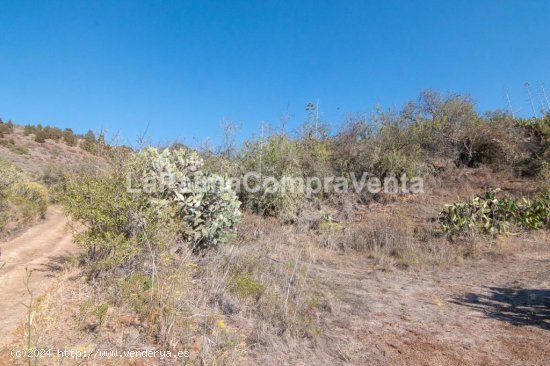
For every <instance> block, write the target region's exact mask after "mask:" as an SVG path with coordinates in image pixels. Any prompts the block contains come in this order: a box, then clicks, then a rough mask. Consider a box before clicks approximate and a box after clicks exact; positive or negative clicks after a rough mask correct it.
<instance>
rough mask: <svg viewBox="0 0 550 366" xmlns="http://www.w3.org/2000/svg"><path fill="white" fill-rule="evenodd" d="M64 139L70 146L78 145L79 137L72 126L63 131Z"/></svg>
mask: <svg viewBox="0 0 550 366" xmlns="http://www.w3.org/2000/svg"><path fill="white" fill-rule="evenodd" d="M63 141H65V143H66V144H67V145H69V146H76V143H77V138H76V136H75V134H74V133H73V130H71V129H70V128H66V129H65V130H64V131H63Z"/></svg>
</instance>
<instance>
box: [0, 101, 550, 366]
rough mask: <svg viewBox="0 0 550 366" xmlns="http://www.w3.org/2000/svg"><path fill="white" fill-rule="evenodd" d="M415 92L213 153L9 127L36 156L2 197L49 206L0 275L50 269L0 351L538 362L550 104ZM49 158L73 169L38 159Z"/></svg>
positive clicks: (543, 311) (544, 297) (544, 309)
mask: <svg viewBox="0 0 550 366" xmlns="http://www.w3.org/2000/svg"><path fill="white" fill-rule="evenodd" d="M422 98H424V99H422ZM434 98H435V99H434ZM421 100H424V102H421V103H419V104H416V105H412V104H411V103H409V104H408V105H407V106H408V108H404V109H403V111H402V112H399V113H393V112H392V111H388V112H384V111H379V112H378V113H379V114H378V115H376V116H375V117H372V118H371V119H366V118H357V119H354V120H350V121H348V123H347V124H345V125H344V126H343V127H341V128H340V129H339V130H338V131H336V132H335V133H332V134H330V133H328V132H327V131H328V128H326V126H323V125H320V124H318V123H317V122H318V121H316V120H313V119H312V120H310V121H309V122H308V123H306V125H305V126H304V127H303V129H302V130H301V131H300V132H298V133H286V132H285V131H281V130H274V129H273V130H269V131H266V134H265V135H263V136H261V137H260V138H251V139H249V140H246V141H245V142H244V143H243V144H242V146H240V147H238V148H236V147H234V148H231V145H230V144H226V146H225V147H226V148H225V149H224V148H220V149H218V150H216V151H212V150H207V149H205V150H201V151H197V150H194V149H191V148H188V147H186V146H183V145H181V144H174V145H172V146H169V147H167V148H156V147H152V146H146V147H143V148H141V149H136V150H131V149H117V148H113V147H109V146H108V145H101V143H100V141H97V140H96V139H95V137H94V139H93V140H92V138H91V135H88V136H87V137H86V136H80V137H79V139H80V141H79V142H78V144H75V145H78V147H77V146H72V147H71V146H66V144H65V142H63V141H65V140H64V138H63V137H59V133H60V132H62V131H52V130H47V129H46V128H44V129H42V130H41V131H43V136H42V137H47V136H52V137H53V140H55V139H57V140H58V142H54V141H49V140H52V139H48V138H45V139H43V140H44V142H39V141H35V140H36V138H37V136H36V135H35V136H32V135H33V134H32V133H30V134H29V133H28V132H30V128H28V127H27V128H26V130H27V131H26V132H27V135H25V128H23V129H21V128H18V127H13V129H12V131H11V133H9V134H5V135H7V136H8V139H9V138H11V139H12V140H13V144H11V145H10V146H7V147H6V146H4V148H6V149H8V150H9V152H10V154H11V155H10V161H11V162H13V163H14V164H18V167H20V168H21V169H23V170H24V171H26V172H29V174H28V176H27V174H23V173H21V172H20V171H19V170H18V169H16V168H15V167H14V166H12V164H10V163H9V162H7V163H3V164H2V165H0V169H1V170H2V172H3V173H2V174H0V178H1V179H0V184H2V185H1V186H0V193H2V195H1V196H0V197H2V198H3V200H4V202H6V203H5V207H8V209H10V207H11V208H12V209H14V210H16V211H18V212H19V213H20V216H21V217H23V218H24V217H25V215H27V216H29V213H30V214H32V216H31V217H33V218H35V219H37V220H40V219H41V218H42V219H43V218H44V217H46V216H47V215H48V212H49V213H50V214H52V213H53V215H54V216H55V217H57V219H55V220H53V221H49V222H51V224H48V225H45V226H35V227H34V228H32V229H30V230H29V231H28V232H27V233H25V234H23V236H21V237H19V238H18V239H12V240H10V241H9V242H8V243H6V244H5V245H6V259H7V260H8V261H11V262H10V263H8V264H6V270H9V271H10V272H9V273H11V275H15V273H19V278H22V277H21V276H22V273H23V272H22V271H23V270H24V268H23V265H22V264H29V265H30V266H32V267H33V268H35V269H36V270H37V271H40V272H41V273H40V276H36V277H35V278H38V281H46V282H47V283H49V284H51V286H42V287H41V286H38V287H37V290H36V294H33V298H34V296H39V295H40V297H39V300H38V301H37V302H36V304H34V303H33V305H30V307H29V308H28V309H27V315H28V314H31V315H32V317H29V318H26V319H19V321H17V319H13V318H14V317H17V315H16V314H23V313H24V312H23V311H13V312H10V314H12V315H10V317H12V318H10V319H8V321H5V324H6V326H9V329H8V330H9V332H8V333H9V337H8V340H7V341H6V343H5V344H6V348H4V350H3V351H2V350H0V362H1V360H10V361H13V362H12V363H13V364H20V363H21V362H20V361H21V360H20V359H15V360H14V359H13V358H10V355H9V354H8V352H7V351H6V350H8V349H10V347H13V348H18V349H23V348H24V347H31V348H33V347H36V348H40V349H42V348H43V349H47V348H52V349H67V350H71V349H72V350H80V352H83V353H85V354H86V355H94V357H96V356H97V357H98V359H94V360H93V362H87V361H88V360H86V359H85V358H86V356H81V357H80V358H78V357H76V358H74V357H73V358H72V359H64V357H61V356H59V354H57V355H53V356H52V357H50V358H51V359H52V360H51V361H53V362H57V363H64V364H70V365H73V364H74V365H76V364H81V363H84V364H87V363H88V364H100V365H114V364H118V363H117V362H120V357H116V358H115V359H111V358H110V356H109V355H112V354H113V352H114V353H115V354H121V353H122V352H124V351H132V350H133V351H135V350H162V351H163V352H172V354H174V355H181V356H178V357H175V356H174V357H168V358H166V357H164V356H162V355H159V354H155V355H153V356H149V355H148V354H143V353H138V354H137V355H134V356H131V357H130V356H128V357H129V358H128V359H125V360H124V361H125V363H132V362H134V363H135V364H137V365H156V364H163V365H164V364H166V365H178V364H182V363H187V364H199V365H205V364H208V365H210V364H212V365H255V364H268V365H271V364H283V365H286V364H288V365H296V364H304V365H306V364H312V365H317V364H335V365H339V364H342V365H344V364H352V365H365V364H375V365H377V364H378V365H402V364H411V365H472V366H473V365H478V364H480V363H482V364H487V365H500V364H503V363H508V364H512V365H523V364H532V365H539V364H544V360H546V359H547V358H548V355H549V354H550V349H549V348H548V345H547V342H544V340H545V339H546V338H545V337H546V333H547V332H548V329H549V326H550V325H549V324H550V316H549V311H548V309H549V308H550V302H549V301H550V296H549V290H548V288H549V284H548V271H549V268H548V260H549V259H550V254H549V251H548V240H549V237H548V229H549V228H550V190H549V186H548V183H549V180H548V176H549V174H550V169H549V168H550V165H549V162H550V156H549V154H550V148H549V147H550V138H549V137H550V114H548V115H546V116H544V117H542V118H533V119H518V118H514V117H512V116H510V115H508V114H505V113H497V112H495V113H488V114H485V115H479V114H478V113H477V112H476V111H475V108H474V106H473V104H472V102H471V101H470V100H469V99H467V98H464V97H461V96H457V95H450V96H447V97H439V96H437V98H436V97H434V95H433V94H425V95H423V96H422V97H421ZM434 100H436V102H434ZM428 101H429V103H428ZM10 136H11V137H10ZM56 136H57V138H56ZM4 140H6V137H4ZM38 140H41V139H40V138H39V139H38ZM98 140H100V139H98ZM92 142H93V144H95V145H93V144H92ZM84 144H86V145H84ZM18 146H21V147H22V148H20V147H18ZM94 147H102V149H103V152H104V153H105V154H103V156H104V157H103V158H101V159H100V158H96V157H95V155H92V154H91V153H89V151H92V152H93V151H94V150H93V148H94ZM25 149H26V150H25ZM19 150H25V151H24V152H21V151H19ZM80 150H86V151H88V152H81V151H80ZM14 154H15V155H14ZM63 155H66V156H63ZM41 157H42V159H40V158H41ZM89 162H92V164H89ZM98 163H99V164H98ZM49 164H54V165H55V166H56V167H61V168H70V169H61V171H60V172H58V173H56V174H57V176H56V179H44V177H41V176H40V173H39V172H40V171H41V169H46V170H47V169H48V166H49ZM72 167H74V168H75V169H72ZM33 172H34V173H33ZM260 172H261V173H260ZM31 176H32V177H35V178H32V177H31ZM128 177H130V178H131V179H130V180H131V182H130V183H131V186H128ZM227 177H229V178H231V179H229V180H228V179H227ZM33 179H34V180H37V181H39V182H42V183H44V185H42V184H41V183H37V182H36V181H33ZM251 185H252V186H254V187H251ZM129 187H130V188H131V189H129ZM48 194H49V195H50V201H51V197H54V199H55V202H56V204H58V205H60V206H61V207H62V209H63V213H64V214H65V215H66V216H67V218H68V220H69V223H70V227H71V228H72V229H73V232H72V234H73V236H72V239H73V240H74V244H78V252H76V254H75V255H74V256H71V253H67V254H66V255H58V254H59V252H60V250H63V249H65V248H69V247H71V245H70V244H71V233H70V232H68V231H64V229H63V228H64V225H65V224H64V223H65V221H64V219H62V218H61V211H60V210H59V208H57V207H54V208H53V209H52V208H50V209H49V210H48V202H49V200H48ZM55 217H54V218H55ZM49 219H50V220H51V219H52V217H49ZM35 223H36V220H35V221H27V224H28V226H31V225H33V224H35ZM46 226H48V227H50V226H51V228H47V227H46ZM41 230H42V231H43V234H44V238H45V239H44V238H42V237H41V235H40V231H41ZM27 239H28V240H27ZM42 239H44V240H42ZM57 242H61V243H64V244H63V245H62V246H61V247H56V246H55V243H57ZM20 246H21V251H19V250H18V249H19V247H20ZM25 248H26V249H25ZM46 249H48V250H46ZM49 250H51V251H52V252H54V253H55V254H52V255H50V252H49ZM24 251H27V252H28V253H32V257H31V258H29V257H26V258H25V256H24V255H20V253H21V252H24ZM72 253H74V252H72ZM0 275H1V274H0ZM45 278H47V279H45ZM52 278H55V280H51V279H52ZM50 281H51V282H50ZM15 287H16V286H15ZM15 287H14V286H11V287H10V286H6V287H5V289H6V292H9V293H11V295H7V296H4V298H3V299H0V300H3V301H4V303H5V304H8V303H13V300H14V296H19V298H23V299H24V298H25V296H26V295H25V293H24V292H21V291H19V292H18V293H17V294H16V290H15ZM46 287H47V288H46ZM29 292H31V293H32V291H29ZM12 295H13V296H12ZM29 299H30V297H29V298H28V299H27V300H29ZM10 301H11V302H10ZM19 302H20V303H24V301H23V300H21V301H19ZM18 310H22V309H18ZM29 319H32V321H31V320H29ZM17 325H18V326H17ZM130 358H131V359H130Z"/></svg>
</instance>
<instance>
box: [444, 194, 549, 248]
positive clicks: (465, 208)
mask: <svg viewBox="0 0 550 366" xmlns="http://www.w3.org/2000/svg"><path fill="white" fill-rule="evenodd" d="M498 191H499V190H498V189H496V190H491V191H488V192H486V193H485V194H484V195H482V196H476V197H474V198H473V199H472V200H471V201H469V202H457V203H454V204H451V205H446V208H445V210H444V211H442V212H441V213H440V216H439V220H440V222H441V225H442V227H443V231H445V232H446V233H447V234H448V235H449V236H450V237H453V236H457V235H461V234H468V233H483V234H491V235H496V234H501V233H509V232H511V231H513V230H514V229H515V228H523V229H530V230H535V229H541V228H544V227H549V225H550V191H547V192H546V193H544V194H542V195H540V196H538V197H536V198H535V199H533V200H529V199H525V198H524V199H522V200H516V199H512V198H506V197H505V198H502V199H499V198H497V192H498Z"/></svg>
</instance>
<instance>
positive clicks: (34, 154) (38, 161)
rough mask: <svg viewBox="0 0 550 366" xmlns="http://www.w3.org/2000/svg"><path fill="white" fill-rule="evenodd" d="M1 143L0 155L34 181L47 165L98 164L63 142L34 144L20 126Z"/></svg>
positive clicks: (95, 158)
mask: <svg viewBox="0 0 550 366" xmlns="http://www.w3.org/2000/svg"><path fill="white" fill-rule="evenodd" d="M2 141H4V142H3V143H0V155H2V157H3V158H5V159H6V160H8V161H10V162H11V163H13V164H14V165H16V166H17V167H18V168H20V169H21V170H23V171H24V172H25V173H26V174H27V175H29V176H30V177H31V178H34V179H37V178H39V177H40V176H41V175H42V173H43V171H44V169H45V168H46V167H47V166H48V165H52V164H54V165H63V166H78V165H80V164H83V163H90V162H93V163H97V162H98V158H97V157H96V156H94V155H92V154H90V153H88V152H87V151H84V150H82V149H80V148H76V147H71V146H68V145H66V144H65V143H63V142H55V141H53V140H46V141H45V142H44V143H39V142H36V141H34V137H33V135H28V136H25V134H24V133H23V128H22V127H20V126H15V127H14V129H13V131H12V132H11V133H10V134H9V135H6V137H5V138H4V139H2Z"/></svg>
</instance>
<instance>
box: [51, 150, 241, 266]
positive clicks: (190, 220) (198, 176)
mask: <svg viewBox="0 0 550 366" xmlns="http://www.w3.org/2000/svg"><path fill="white" fill-rule="evenodd" d="M113 165H114V167H113V169H112V170H110V171H106V172H100V171H98V170H95V169H88V170H87V171H81V172H76V174H70V175H68V176H67V177H66V182H65V183H63V189H62V193H61V195H60V201H61V203H62V204H63V206H64V208H65V210H66V211H67V212H68V213H69V214H70V215H71V216H72V217H73V218H74V219H75V220H77V221H79V222H81V223H82V224H84V226H85V227H87V230H85V231H84V232H81V233H79V234H77V235H76V236H75V238H76V241H77V242H78V243H79V244H81V245H82V246H83V247H84V248H86V249H87V260H88V261H89V263H91V266H90V269H91V270H92V272H95V271H100V270H101V269H107V268H116V267H118V266H121V265H123V264H124V263H130V262H132V261H133V260H134V258H137V257H138V256H140V255H146V254H147V253H149V252H150V251H152V250H155V251H156V250H159V249H161V248H164V247H165V246H166V245H171V243H172V242H173V241H175V238H173V237H172V236H173V235H175V236H177V237H179V238H180V240H184V241H186V242H188V243H190V244H191V245H192V246H193V247H194V248H196V249H203V248H206V247H209V246H212V245H216V244H218V243H220V242H222V241H224V240H225V239H226V238H227V236H228V235H230V234H231V233H232V232H233V231H234V230H235V228H236V223H237V221H238V219H239V218H240V212H239V209H238V207H239V202H238V201H237V200H236V195H235V193H234V192H233V191H231V189H230V188H229V187H228V186H227V185H225V184H218V183H219V182H220V180H219V177H216V176H212V175H210V174H208V173H206V172H202V171H201V170H200V167H201V166H202V160H201V159H200V158H199V156H198V155H197V154H196V153H195V152H193V151H190V150H184V149H181V150H174V151H170V150H168V149H166V150H163V151H162V152H159V151H158V150H156V149H153V148H150V149H147V150H144V151H142V152H139V153H136V154H134V155H132V156H130V157H129V158H123V160H122V161H120V162H114V164H113ZM167 176H170V177H173V178H174V179H173V180H170V181H168V180H162V181H160V180H157V178H159V177H162V178H163V177H167ZM128 178H130V179H131V181H132V182H133V184H132V186H131V187H129V186H127V179H128ZM161 183H162V184H161ZM200 184H203V185H202V186H200ZM128 188H132V189H136V188H140V191H139V192H131V191H130V190H129V189H128Z"/></svg>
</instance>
